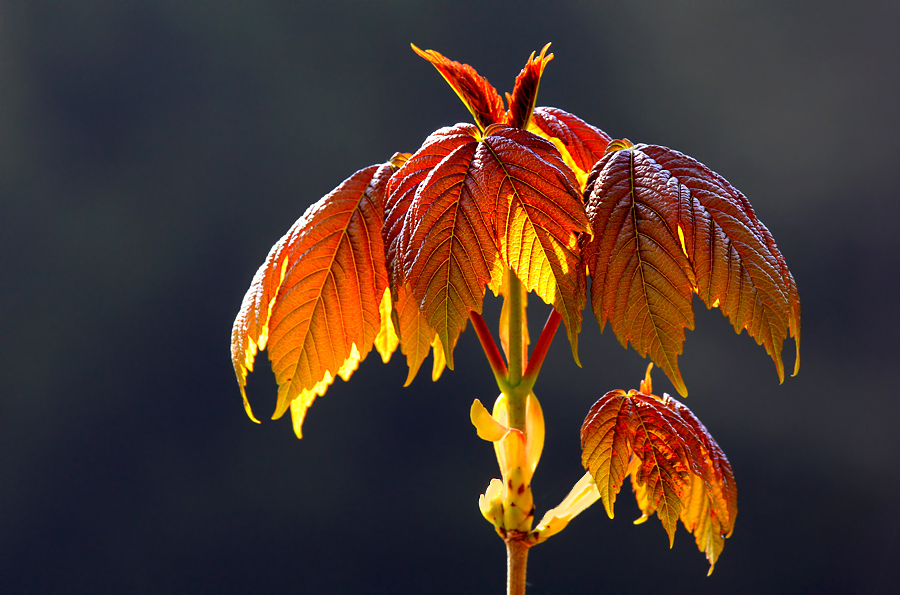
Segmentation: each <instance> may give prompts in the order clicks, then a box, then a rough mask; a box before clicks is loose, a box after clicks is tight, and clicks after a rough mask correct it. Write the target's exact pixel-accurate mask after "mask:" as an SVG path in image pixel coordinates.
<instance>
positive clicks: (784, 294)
mask: <svg viewBox="0 0 900 595" xmlns="http://www.w3.org/2000/svg"><path fill="white" fill-rule="evenodd" d="M548 47H549V44H548V46H546V47H544V49H543V50H542V51H541V53H540V54H539V55H538V56H537V57H535V55H534V54H532V55H531V57H530V58H529V60H528V62H527V63H526V65H525V68H523V69H522V71H521V73H520V74H519V75H518V77H517V78H516V81H515V86H514V87H513V91H512V93H511V94H507V95H506V102H505V104H504V101H503V99H502V98H501V97H500V95H499V94H498V93H497V91H496V90H495V89H494V88H493V87H492V86H491V85H490V84H489V83H488V82H487V81H486V80H485V79H484V78H482V77H481V76H479V75H478V73H477V72H476V71H475V70H474V69H473V68H472V67H470V66H468V65H465V64H460V63H458V62H453V61H451V60H449V59H447V58H445V57H444V56H442V55H441V54H439V53H437V52H435V51H433V50H427V51H423V50H420V49H419V48H417V47H415V46H413V49H414V50H415V51H416V52H417V53H418V54H419V55H420V56H422V57H423V58H425V59H426V60H428V61H429V62H430V63H431V64H432V65H434V67H435V68H437V70H438V71H439V72H440V73H441V75H442V76H443V77H444V78H445V79H446V81H447V82H448V83H449V84H450V86H451V87H452V88H453V90H454V91H455V92H456V94H457V95H458V96H459V97H460V99H462V101H463V103H464V104H465V105H466V107H467V108H468V109H469V111H470V112H471V114H472V116H473V118H474V124H457V125H455V126H451V127H447V128H442V129H440V130H437V131H435V132H434V133H432V134H431V136H429V137H428V138H427V139H426V140H425V142H424V143H423V144H422V146H421V147H420V148H419V149H418V150H417V151H416V152H415V153H413V154H409V153H397V154H395V155H394V156H393V157H392V158H391V159H390V160H389V161H388V162H386V163H383V164H380V165H372V166H370V167H367V168H365V169H362V170H360V171H358V172H356V173H355V174H353V175H352V176H350V177H349V178H348V179H347V180H345V181H344V182H343V183H342V184H341V185H340V186H338V187H337V188H336V189H335V190H333V191H332V192H331V193H330V194H328V195H327V196H325V197H324V198H322V199H321V200H320V201H319V202H317V203H316V204H314V205H312V206H311V207H310V208H309V209H308V210H307V211H306V213H305V214H304V215H303V216H302V217H301V218H300V219H299V220H298V221H297V222H296V223H295V224H294V225H293V227H291V229H290V230H289V231H288V232H287V234H286V235H285V236H284V237H283V238H281V240H280V241H279V242H278V243H277V244H275V246H273V248H272V250H271V251H270V252H269V255H268V258H266V261H265V262H264V263H263V265H262V266H261V267H260V268H259V270H258V271H257V272H256V275H255V277H254V278H253V282H252V284H251V286H250V289H249V290H248V291H247V294H246V296H245V297H244V301H243V304H242V305H241V309H240V312H239V314H238V316H237V319H236V320H235V323H234V328H233V330H232V339H231V354H232V360H233V363H234V369H235V372H236V374H237V379H238V384H239V385H240V389H241V393H242V394H243V397H244V406H245V408H246V411H247V414H248V415H249V416H250V418H251V419H253V420H254V421H256V418H255V417H254V416H253V413H252V411H251V409H250V405H249V402H248V400H247V395H246V392H245V386H246V381H247V374H248V372H250V371H252V370H253V362H254V359H255V357H256V354H257V352H258V351H259V350H262V349H268V354H269V359H270V360H271V362H272V370H273V372H274V374H275V377H276V379H277V382H278V401H277V406H276V408H275V413H274V415H273V416H272V417H273V419H277V418H279V417H281V416H282V415H283V414H284V413H285V412H286V411H288V410H290V412H291V418H292V420H293V425H294V431H295V432H296V434H297V437H298V438H299V437H302V425H303V420H304V417H305V415H306V411H307V409H308V408H309V406H310V405H311V404H312V402H313V401H314V400H315V398H316V397H317V396H320V395H323V394H324V393H325V391H326V390H327V389H328V387H329V385H330V384H331V383H332V381H333V380H334V378H335V377H336V376H341V377H342V378H343V379H344V380H349V378H350V376H351V375H352V374H353V372H354V370H356V368H357V366H358V365H359V362H361V361H362V360H363V359H365V357H366V355H368V353H369V352H370V351H371V350H372V347H373V346H374V347H375V349H377V350H378V352H379V353H380V354H381V357H382V359H383V360H384V361H385V362H387V361H388V359H389V358H390V356H391V354H392V353H393V352H394V350H395V349H396V348H397V347H398V345H399V347H400V349H401V350H402V352H403V353H404V354H405V356H406V360H407V363H408V365H409V375H408V377H407V379H406V384H407V385H408V384H409V383H410V382H412V380H413V378H414V377H415V375H416V372H417V371H418V369H419V367H420V366H421V364H422V362H423V360H424V359H425V357H426V356H427V354H428V353H429V352H431V353H432V354H433V358H434V366H433V372H432V378H433V379H434V380H437V378H438V377H439V376H440V374H441V372H442V370H443V369H444V367H445V366H446V367H449V368H451V369H453V351H454V347H455V346H456V342H457V339H458V337H459V334H460V332H462V331H463V329H465V327H466V325H467V323H468V322H469V321H471V322H472V326H473V327H474V329H475V332H476V333H477V335H478V338H479V340H480V342H481V345H482V347H483V348H484V352H485V355H486V356H487V360H488V363H489V364H490V366H491V369H492V370H493V373H494V376H495V378H496V380H497V386H498V387H499V389H500V396H499V397H498V398H497V400H496V402H495V403H494V405H493V409H492V411H491V412H488V410H487V409H486V408H485V407H484V405H482V403H481V402H480V401H478V400H475V402H474V403H473V404H472V406H471V410H470V417H471V422H472V423H473V424H474V426H475V428H476V430H477V433H478V436H480V437H481V438H483V439H485V440H488V441H490V442H492V443H493V445H494V450H495V452H496V455H497V460H498V463H499V466H500V476H501V478H500V479H493V480H491V481H490V484H489V485H488V488H487V490H486V491H485V493H484V494H483V495H482V496H481V497H480V499H479V502H478V504H479V508H480V509H481V512H482V514H483V515H484V517H485V518H486V519H487V520H488V521H489V522H490V523H491V524H492V525H493V526H494V528H495V529H496V532H497V534H498V535H500V537H501V538H502V539H503V540H504V541H505V542H506V546H507V555H508V557H507V560H508V565H507V571H508V575H507V578H508V580H507V588H508V592H509V593H524V590H525V568H526V560H527V555H528V550H529V548H531V547H533V546H535V545H537V544H539V543H542V542H543V541H545V540H546V539H547V538H549V537H550V536H552V535H554V534H556V533H558V532H559V531H561V530H562V529H563V528H565V526H566V525H567V524H568V523H569V521H571V519H572V518H574V517H575V516H576V515H578V514H579V513H581V512H582V511H583V510H585V509H586V508H587V507H589V506H590V505H591V504H593V503H594V502H596V501H597V500H602V501H603V506H604V507H605V509H606V512H607V514H608V515H609V516H610V518H612V516H613V505H614V504H615V501H616V496H617V495H618V493H619V491H620V490H621V488H622V485H623V483H624V481H625V479H626V477H627V478H630V481H631V487H632V489H633V491H634V493H635V496H636V498H637V502H638V505H639V506H640V508H641V510H642V511H643V516H642V517H641V519H640V520H645V519H646V518H647V517H648V516H650V515H652V514H653V513H656V514H657V516H658V517H659V519H660V520H661V521H662V524H663V527H664V528H665V530H666V532H667V533H668V537H669V542H670V545H671V543H672V539H673V537H674V532H675V527H676V524H677V522H678V521H679V520H681V522H682V523H683V524H684V526H685V528H687V530H688V531H690V532H692V533H693V535H694V537H695V540H696V543H697V546H698V547H699V549H700V551H701V552H703V553H704V554H705V555H706V557H707V559H708V560H709V563H710V572H712V569H713V567H714V565H715V563H716V561H717V559H718V558H719V555H720V553H721V552H722V548H723V546H724V543H725V539H726V538H727V537H729V536H730V535H731V532H732V530H733V528H734V522H735V517H736V515H737V490H736V488H735V482H734V476H733V473H732V469H731V466H730V464H729V463H728V459H727V458H726V457H725V455H724V453H723V452H722V451H721V449H720V448H719V447H718V445H717V444H716V442H715V441H714V440H713V438H712V436H710V434H709V432H707V430H706V428H705V427H704V426H703V424H702V423H700V421H699V420H698V419H697V418H696V417H694V415H693V414H692V413H691V412H690V411H689V410H688V409H687V407H685V406H684V405H682V404H681V403H679V402H678V401H676V400H675V399H673V398H671V397H669V396H668V395H666V394H663V396H661V397H660V396H657V395H655V394H653V389H652V384H651V379H650V369H651V368H652V367H653V363H651V364H650V365H649V366H648V367H647V373H646V376H645V378H644V380H643V381H642V382H641V383H640V387H639V389H637V390H629V391H623V390H613V391H610V392H607V393H606V394H605V395H603V396H602V397H600V399H599V400H598V401H597V402H596V403H595V404H594V406H593V407H592V408H591V410H590V411H589V412H588V415H587V418H586V419H585V421H584V424H583V426H582V428H581V443H582V450H583V453H582V464H583V466H584V468H585V469H586V470H587V473H586V474H585V476H584V477H582V478H581V479H580V480H579V481H578V482H577V483H576V484H575V486H574V488H573V489H572V491H571V492H570V494H569V495H568V496H567V497H566V498H565V499H564V500H563V501H562V503H560V505H559V506H557V507H556V508H554V509H552V510H550V511H548V512H547V513H546V514H545V515H544V516H543V518H542V519H541V520H540V522H538V523H537V526H536V527H534V512H535V511H534V506H533V498H532V493H531V478H532V475H533V474H534V471H535V468H536V466H537V463H538V460H539V458H540V455H541V450H542V447H543V441H544V420H543V412H542V409H541V405H540V403H539V402H538V399H537V397H536V396H535V394H534V390H533V389H534V386H535V383H536V381H537V378H538V374H539V372H540V370H541V364H542V363H543V361H544V357H545V356H546V354H547V350H548V348H549V346H550V343H551V341H552V340H553V337H554V335H555V334H556V330H557V328H558V326H559V324H560V322H562V323H563V324H564V325H565V329H566V334H567V336H568V339H569V342H570V344H571V347H572V355H573V356H574V358H575V361H576V363H577V362H578V333H579V332H580V330H581V312H582V310H583V309H584V306H585V302H586V295H587V292H586V287H587V282H586V278H587V275H590V278H591V288H590V289H591V291H590V295H591V306H592V308H593V311H594V314H595V315H596V317H597V320H598V322H599V323H600V328H601V330H602V329H603V328H604V327H605V325H606V322H607V321H609V322H610V325H611V327H612V330H613V332H614V333H615V335H616V336H617V337H618V339H619V341H620V343H622V345H623V346H625V347H627V346H628V344H629V343H631V345H632V346H633V347H634V348H635V350H636V351H637V352H638V353H639V354H640V355H641V356H643V357H646V356H648V355H649V356H650V359H651V360H652V362H654V363H655V364H656V365H657V366H659V367H660V368H662V370H663V372H664V373H665V374H666V375H667V376H668V377H669V379H670V380H671V381H672V383H673V384H674V386H675V388H676V390H677V391H678V392H679V393H680V394H681V395H682V396H687V388H686V387H685V383H684V381H683V380H682V377H681V372H680V371H679V369H678V356H679V355H680V354H681V352H682V344H683V342H684V329H686V328H689V329H693V327H694V316H693V309H692V299H693V294H694V293H696V294H697V295H698V296H699V297H700V299H701V300H702V301H703V303H704V304H706V306H707V307H708V308H714V307H718V308H719V309H720V310H721V311H722V313H723V314H724V315H725V316H727V317H728V319H729V320H730V321H731V323H732V325H733V326H734V328H735V331H736V332H738V333H740V332H741V330H742V329H746V330H747V332H748V333H749V334H750V336H751V337H753V338H754V339H755V340H756V342H757V343H758V344H760V345H763V346H764V347H765V349H766V351H767V352H768V353H769V355H770V356H771V357H772V359H773V360H774V362H775V368H776V371H777V373H778V377H779V380H780V381H783V380H784V364H783V363H782V359H781V350H782V345H783V342H784V340H785V338H786V337H787V336H788V334H790V336H792V337H793V338H794V340H795V342H796V345H797V349H798V356H797V358H796V362H795V366H794V374H796V373H797V369H798V367H799V363H800V360H799V344H800V301H799V297H798V294H797V286H796V284H795V283H794V279H793V277H792V276H791V273H790V271H789V270H788V267H787V264H786V263H785V260H784V258H783V257H782V255H781V253H780V252H779V250H778V248H777V247H776V245H775V241H774V240H773V238H772V235H771V234H770V233H769V231H768V229H766V227H765V226H764V225H763V224H762V223H761V222H760V221H759V219H757V217H756V215H755V214H754V212H753V208H752V207H751V206H750V203H749V202H748V201H747V199H746V198H745V197H744V195H743V194H741V193H740V192H739V191H738V190H736V189H735V188H734V187H732V186H731V184H729V183H728V182H727V181H726V180H725V179H724V178H722V177H721V176H719V175H718V174H716V173H715V172H713V171H712V170H710V169H709V168H707V167H706V166H705V165H703V164H701V163H699V162H698V161H696V160H695V159H693V158H691V157H688V156H687V155H684V154H682V153H679V152H678V151H674V150H672V149H669V148H666V147H662V146H659V145H646V144H637V145H635V144H632V143H631V142H630V141H628V140H625V139H623V140H615V141H614V140H612V139H611V138H610V137H609V136H608V135H607V134H606V133H604V132H602V131H601V130H599V129H597V128H595V127H593V126H591V125H590V124H587V123H585V122H584V121H582V120H580V119H579V118H577V117H575V116H573V115H572V114H569V113H566V112H565V111H563V110H560V109H557V108H552V107H535V101H536V98H537V92H538V87H539V84H540V80H541V75H542V73H543V71H544V68H545V67H546V65H547V63H548V62H550V60H551V59H552V58H553V54H547V49H548ZM486 288H487V289H490V290H491V291H492V292H493V293H494V294H495V295H498V296H502V297H503V300H504V301H503V308H502V311H501V314H500V332H499V338H500V344H501V346H502V349H503V352H504V354H505V358H504V357H503V355H501V352H500V349H499V348H498V347H497V344H496V343H495V341H494V338H493V336H492V334H491V332H490V330H489V329H488V326H487V324H486V323H485V321H484V319H483V318H482V316H481V311H482V302H483V300H484V297H485V292H486ZM532 292H533V293H535V294H537V296H538V297H540V298H541V299H542V300H543V301H544V302H546V303H547V304H550V305H552V307H553V309H552V311H551V313H550V316H549V319H548V320H547V322H546V324H545V326H544V329H543V331H542V332H541V334H540V336H539V338H538V339H537V341H536V342H535V344H534V348H533V350H532V352H531V354H530V355H529V354H528V344H529V340H528V330H527V324H526V301H527V296H528V294H529V293H532ZM579 365H580V364H579Z"/></svg>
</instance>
